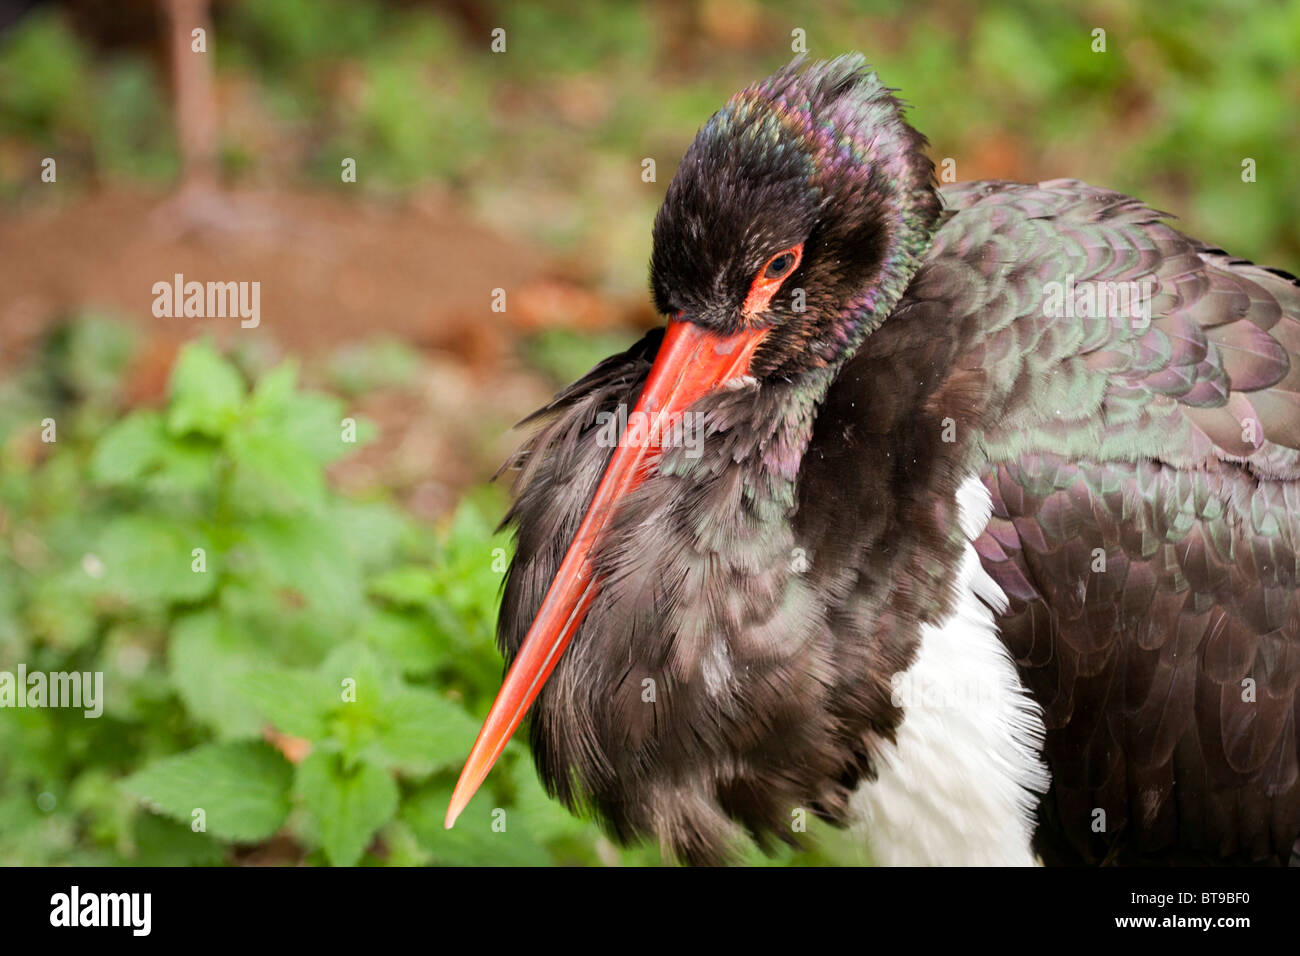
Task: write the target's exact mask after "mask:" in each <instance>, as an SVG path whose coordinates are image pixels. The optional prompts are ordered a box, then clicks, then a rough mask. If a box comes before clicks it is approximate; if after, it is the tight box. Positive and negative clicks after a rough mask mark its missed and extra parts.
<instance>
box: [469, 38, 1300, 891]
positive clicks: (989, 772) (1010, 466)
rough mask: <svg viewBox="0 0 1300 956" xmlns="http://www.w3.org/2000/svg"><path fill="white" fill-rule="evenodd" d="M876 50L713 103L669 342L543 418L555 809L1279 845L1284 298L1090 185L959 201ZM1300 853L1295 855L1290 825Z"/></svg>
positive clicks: (706, 860)
mask: <svg viewBox="0 0 1300 956" xmlns="http://www.w3.org/2000/svg"><path fill="white" fill-rule="evenodd" d="M897 92H898V91H897V90H894V89H892V88H889V87H886V86H884V85H883V83H882V82H881V80H880V79H879V77H878V76H877V75H876V73H875V72H874V71H873V70H872V68H871V67H870V66H869V65H868V64H867V62H866V60H865V58H864V57H863V56H862V55H861V54H846V55H843V56H839V57H836V58H834V59H829V60H820V61H813V60H809V59H808V58H807V57H798V58H796V59H795V60H794V61H793V62H791V63H790V64H788V65H787V66H785V67H783V68H781V69H780V70H778V71H777V72H776V73H774V74H773V75H771V76H769V77H768V78H767V79H765V80H762V81H761V82H758V83H756V84H754V85H752V86H750V87H748V88H746V89H744V90H742V91H740V92H739V93H737V94H735V95H734V96H733V97H732V98H731V99H730V100H728V101H727V102H726V104H725V105H724V106H723V107H722V108H721V109H720V110H719V111H718V112H717V113H715V114H714V115H713V116H712V117H711V118H709V119H708V121H707V122H706V123H705V124H704V125H703V126H702V127H701V129H700V130H699V132H698V134H697V135H696V137H695V139H694V140H693V142H692V143H691V144H690V146H689V148H688V149H687V150H686V152H685V155H684V157H683V158H682V161H681V163H680V165H679V167H678V168H677V170H676V172H675V174H674V176H673V178H672V180H671V182H670V184H669V186H668V188H667V191H666V195H665V198H664V201H663V204H662V206H661V208H660V209H659V211H658V213H657V215H656V217H655V221H654V227H653V250H652V253H651V259H650V287H651V293H652V296H653V301H654V304H655V307H656V309H657V311H658V313H659V314H661V315H662V316H664V317H665V323H664V325H663V327H661V328H658V329H655V330H653V331H651V332H649V333H648V334H646V335H645V336H644V338H642V339H641V340H640V341H638V342H637V343H636V344H634V345H633V346H632V347H631V348H629V349H628V350H627V351H626V352H624V353H622V354H619V355H615V356H613V357H611V358H608V359H606V360H605V361H603V362H601V363H600V364H598V365H597V366H596V367H595V368H594V369H592V370H591V371H590V372H589V373H588V374H587V375H586V376H584V377H583V378H581V379H580V380H578V381H577V382H575V383H574V384H572V385H570V386H568V387H567V388H565V389H564V390H563V391H561V392H560V393H559V394H558V395H557V396H556V397H555V398H554V400H553V401H551V402H550V403H549V404H547V405H546V406H545V407H543V408H541V409H539V410H538V411H537V412H536V413H534V414H533V415H532V416H530V417H529V418H528V419H526V420H525V421H526V422H527V423H528V424H529V425H530V426H531V427H532V428H533V432H532V433H531V435H530V436H529V437H528V438H527V439H526V441H525V442H524V444H523V446H522V447H521V448H520V450H519V452H518V453H517V454H516V455H515V456H514V457H512V458H511V459H510V460H509V461H508V462H507V465H506V466H505V469H506V470H509V471H511V472H512V473H513V502H512V504H511V505H510V508H509V510H508V512H507V514H506V517H505V520H504V522H503V524H505V525H507V526H509V527H511V528H512V529H513V534H514V541H515V549H514V553H513V557H512V560H511V563H510V566H509V569H508V573H507V575H506V577H505V579H504V582H503V586H502V595H501V608H500V614H499V620H498V641H499V644H500V646H501V649H502V651H503V654H504V657H505V658H506V660H507V662H508V664H509V668H508V670H507V672H506V676H505V679H504V682H503V684H502V688H501V690H500V693H499V694H498V696H497V698H496V700H495V702H494V703H493V705H492V707H491V709H490V711H489V712H488V715H487V717H486V720H485V723H484V725H483V728H482V730H481V732H480V734H479V736H478V739H477V740H476V742H475V744H474V747H473V750H472V751H471V753H470V755H469V758H468V760H467V762H466V764H465V767H464V770H463V771H462V774H461V776H460V779H459V781H458V783H457V785H456V788H455V790H454V791H453V796H452V799H451V802H450V805H449V807H448V812H447V819H446V825H447V826H448V827H451V826H452V825H453V823H454V822H455V820H456V818H457V816H458V815H459V814H460V812H461V811H462V810H463V809H464V808H465V806H466V804H467V803H468V801H469V800H470V798H471V797H472V795H473V794H474V792H475V791H476V790H477V788H478V787H479V785H480V784H481V783H482V782H483V781H484V779H485V778H486V776H487V774H488V772H489V770H490V769H491V767H492V764H493V763H494V762H495V761H496V759H497V758H498V757H499V756H500V755H501V753H502V751H503V749H504V747H505V745H506V743H507V741H508V740H509V739H510V737H511V735H512V734H513V733H514V732H515V730H516V729H517V728H518V727H519V726H520V724H521V723H522V722H523V721H524V719H525V717H526V716H528V717H530V740H531V745H532V751H533V757H534V762H535V764H536V767H537V770H538V773H539V775H540V777H541V779H542V781H543V783H544V784H545V787H546V789H547V791H548V792H549V794H550V795H551V796H552V797H554V798H556V799H558V800H560V801H561V802H562V803H563V804H564V805H566V806H567V807H569V808H570V809H572V810H573V811H575V812H578V813H585V814H589V815H591V816H593V817H595V818H596V819H597V820H598V821H599V822H600V823H601V824H602V825H603V826H604V828H605V829H606V830H607V832H608V833H609V834H610V835H611V836H612V837H613V838H615V839H617V840H619V841H622V842H625V843H635V842H640V841H654V840H657V841H658V843H659V846H660V847H661V849H662V851H663V853H664V855H665V857H666V858H667V859H669V860H672V861H676V862H680V863H685V864H692V865H719V864H726V863H729V862H732V861H734V860H736V859H738V855H739V854H740V853H741V852H742V851H743V849H744V848H745V847H746V845H748V844H749V843H751V842H752V843H755V844H757V845H758V846H759V847H761V848H763V849H766V850H771V849H773V848H775V847H777V846H779V845H780V844H791V845H795V846H798V845H800V841H801V839H804V838H803V837H801V835H800V832H799V830H800V828H799V827H798V826H796V825H795V821H797V820H800V819H804V820H806V819H808V818H809V817H812V818H817V819H821V820H825V821H828V822H829V823H831V824H833V825H836V826H840V827H850V828H854V830H855V831H857V832H861V833H863V834H864V836H865V839H866V840H867V842H868V843H869V845H870V848H871V853H872V858H873V859H874V860H875V861H877V862H879V863H882V864H890V865H980V866H982V865H996V866H1020V865H1026V866H1031V865H1162V864H1182V865H1185V864H1206V865H1209V864H1227V865H1245V864H1262V865H1267V864H1273V865H1283V864H1286V863H1287V862H1288V860H1289V859H1290V857H1291V854H1292V850H1293V847H1297V837H1300V772H1298V770H1297V765H1298V763H1300V734H1298V733H1297V730H1298V725H1300V695H1298V694H1297V685H1298V684H1300V591H1298V590H1297V577H1298V576H1300V282H1298V281H1297V279H1296V278H1295V277H1294V276H1293V275H1291V274H1289V273H1287V272H1285V271H1282V270H1280V269H1273V268H1265V267H1262V266H1258V265H1254V264H1252V263H1251V262H1249V261H1247V260H1244V259H1240V258H1237V257H1235V256H1233V255H1230V254H1229V253H1227V252H1225V251H1223V250H1222V249H1219V248H1217V247H1215V246H1212V245H1209V244H1207V243H1204V242H1201V241H1199V240H1196V239H1193V238H1190V237H1188V236H1186V235H1184V234H1182V233H1181V232H1179V231H1177V230H1176V229H1175V228H1174V227H1173V226H1172V225H1170V224H1169V220H1170V219H1171V218H1172V217H1171V216H1170V215H1169V214H1167V213H1164V212H1160V211H1158V210H1154V209H1152V208H1149V207H1148V206H1147V205H1145V204H1144V203H1143V202H1141V201H1139V200H1137V199H1134V198H1131V197H1129V196H1127V195H1123V194H1121V193H1118V192H1114V191H1111V190H1109V189H1103V188H1098V187H1094V186H1090V185H1088V184H1086V183H1084V182H1082V181H1078V180H1071V179H1055V180H1050V181H1045V182H1039V183H1033V184H1025V183H1014V182H1003V181H972V182H960V183H953V184H945V185H942V186H940V185H938V184H937V183H936V180H935V174H934V165H933V163H932V161H931V160H930V159H929V158H928V157H927V155H926V147H927V145H928V143H927V140H926V139H925V138H924V137H923V136H922V135H921V134H920V133H919V132H917V131H916V130H915V129H914V128H913V127H912V126H911V125H909V124H908V122H907V120H906V118H905V110H906V107H905V104H904V103H903V102H902V101H901V100H900V99H899V98H898V97H897V96H896V95H895V94H896V93H897ZM1297 848H1298V849H1300V847H1297Z"/></svg>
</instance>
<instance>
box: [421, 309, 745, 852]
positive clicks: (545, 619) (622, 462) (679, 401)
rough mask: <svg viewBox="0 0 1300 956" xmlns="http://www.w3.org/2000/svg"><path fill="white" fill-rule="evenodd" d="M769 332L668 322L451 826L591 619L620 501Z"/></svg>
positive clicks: (468, 764)
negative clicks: (596, 559) (597, 567)
mask: <svg viewBox="0 0 1300 956" xmlns="http://www.w3.org/2000/svg"><path fill="white" fill-rule="evenodd" d="M766 334H767V330H766V329H753V330H745V331H742V332H738V333H735V334H733V335H728V336H723V335H719V334H717V333H716V332H711V331H709V330H707V329H704V328H701V327H700V326H698V325H694V324H692V323H690V322H686V321H672V322H669V323H668V328H667V330H666V331H665V333H664V339H663V343H662V344H661V345H660V346H659V354H658V355H657V356H656V358H655V362H654V365H653V366H651V368H650V374H649V376H647V378H646V383H645V387H644V388H643V389H642V391H641V397H640V399H638V401H637V403H636V407H635V408H634V409H633V410H632V413H631V414H630V415H629V416H628V425H627V428H626V429H625V430H624V432H623V434H622V436H621V437H620V439H619V443H618V447H617V448H616V449H615V451H614V454H613V457H611V459H610V462H609V466H608V467H607V468H606V469H605V476H604V477H603V478H602V479H601V481H600V485H599V486H597V488H596V494H595V496H594V497H593V498H592V500H591V504H590V506H588V508H587V513H586V515H584V516H583V519H582V523H581V524H580V525H579V526H578V531H577V533H576V534H575V535H574V537H573V542H572V544H570V545H569V550H568V552H567V553H566V554H565V555H564V560H563V561H561V562H560V568H559V570H558V571H557V572H556V574H555V580H553V581H552V582H551V587H550V590H548V591H547V592H546V597H545V598H544V599H543V601H542V606H541V609H540V610H539V611H538V612H537V617H536V618H535V619H534V620H533V625H532V627H530V628H529V629H528V634H527V635H526V636H525V637H524V642H523V644H522V645H521V646H520V648H519V653H518V654H517V655H516V656H515V660H514V663H513V664H511V666H510V670H509V672H508V673H507V674H506V679H505V682H504V683H503V684H502V685H501V690H500V691H498V692H497V697H496V700H495V701H493V703H492V709H491V710H489V711H488V715H487V719H486V720H485V721H484V722H483V729H482V730H480V731H479V735H478V739H477V740H476V741H475V742H474V749H473V750H471V751H470V755H469V759H467V760H466V761H465V768H464V769H463V770H462V771H461V773H460V780H458V781H457V782H456V789H455V790H454V791H453V792H452V795H451V803H450V805H448V807H447V821H446V826H447V829H451V827H452V825H453V824H454V823H455V822H456V818H457V817H458V816H460V813H461V811H462V810H464V809H465V805H466V804H467V803H469V801H470V798H471V797H473V796H474V793H475V792H476V791H477V790H478V788H479V786H480V785H481V784H482V783H483V780H484V778H486V777H487V775H488V771H490V770H491V769H492V765H493V764H494V763H496V761H497V758H498V757H500V756H501V752H502V751H503V750H505V746H506V743H507V742H508V741H509V740H510V736H511V734H513V733H514V732H515V729H516V728H517V727H518V726H519V724H520V722H522V721H523V719H524V714H525V713H526V712H527V711H528V708H529V707H530V706H531V705H532V703H533V701H534V700H535V699H536V698H537V695H538V693H540V692H541V689H542V685H543V684H544V683H545V682H546V679H547V678H548V677H549V676H550V675H551V671H553V670H554V669H555V665H556V664H557V663H558V662H559V659H560V655H561V654H562V653H564V649H565V648H566V647H568V645H569V641H571V640H572V639H573V635H574V634H575V633H577V630H578V627H579V626H580V625H581V624H582V621H583V619H584V618H585V617H586V614H587V610H588V609H589V608H590V607H591V602H592V601H593V600H594V599H595V597H596V591H597V588H598V587H599V583H600V582H599V581H598V580H596V579H595V577H594V576H593V573H592V565H591V552H592V548H593V547H594V545H595V543H596V541H597V539H598V538H599V536H600V533H601V531H603V530H604V528H605V525H606V524H607V523H608V521H609V519H610V517H611V516H612V515H613V514H614V512H615V510H616V509H617V506H618V504H619V502H620V501H621V500H622V499H623V498H624V497H626V496H627V494H628V493H629V492H631V491H632V490H633V489H634V488H636V487H637V486H638V485H640V484H641V482H642V481H643V480H645V477H646V475H647V474H648V473H649V472H650V470H651V468H652V467H653V464H654V461H655V459H656V458H657V455H654V454H652V452H655V451H657V450H658V448H659V445H660V441H659V437H660V436H664V435H668V434H670V433H671V430H672V427H673V426H674V425H675V424H676V423H678V422H679V421H680V420H681V416H682V415H683V413H684V412H685V411H686V410H687V409H688V408H689V407H690V406H691V405H693V404H694V403H695V402H696V401H697V400H698V399H700V398H702V397H703V396H704V395H706V394H708V393H709V392H711V391H713V390H714V389H715V388H717V387H719V386H720V385H722V384H723V383H724V382H728V381H730V380H732V379H735V378H739V377H742V376H745V375H748V374H749V367H750V361H751V360H752V359H753V356H754V351H755V349H757V348H758V345H759V343H760V342H762V341H763V338H764V337H765V336H766ZM684 424H687V425H689V424H690V423H689V422H685V423H684Z"/></svg>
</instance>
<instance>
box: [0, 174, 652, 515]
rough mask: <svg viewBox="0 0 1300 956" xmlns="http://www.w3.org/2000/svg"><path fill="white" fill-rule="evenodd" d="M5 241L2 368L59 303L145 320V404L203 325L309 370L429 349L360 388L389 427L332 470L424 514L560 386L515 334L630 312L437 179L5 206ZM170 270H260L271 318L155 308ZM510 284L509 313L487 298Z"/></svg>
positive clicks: (362, 409) (244, 277)
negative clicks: (346, 188) (319, 362)
mask: <svg viewBox="0 0 1300 956" xmlns="http://www.w3.org/2000/svg"><path fill="white" fill-rule="evenodd" d="M53 188H55V187H51V189H53ZM0 249H3V250H4V254H3V255H2V256H0V365H3V366H8V365H10V364H11V363H12V362H15V361H20V360H21V358H22V355H23V353H24V352H26V351H27V350H28V348H29V347H30V346H31V345H32V344H33V343H35V342H36V341H37V340H38V339H39V337H40V336H41V334H42V333H43V332H44V330H45V329H47V328H48V327H49V326H50V324H51V323H53V322H55V321H57V320H58V319H59V318H60V317H61V316H63V315H67V314H70V313H72V312H75V311H78V310H81V309H87V308H97V309H107V310H110V311H111V312H112V313H113V314H117V315H120V316H121V317H123V318H125V319H127V320H129V321H131V322H133V323H135V324H136V325H138V326H139V327H140V328H141V329H142V330H143V331H144V333H145V334H144V336H143V344H142V346H141V350H140V353H139V354H138V355H137V356H136V360H135V369H134V371H133V374H132V376H131V383H130V397H131V399H132V400H133V401H135V402H142V403H149V402H156V401H159V400H160V399H161V397H162V395H163V392H164V389H165V384H166V381H167V375H168V373H169V371H170V368H171V364H172V360H173V358H174V356H175V353H176V350H177V348H178V347H179V345H180V344H181V343H182V342H184V341H185V340H188V339H191V338H194V337H196V336H199V335H203V334H212V335H213V336H214V337H215V338H216V339H217V340H218V341H219V342H221V343H223V344H226V345H248V344H253V345H257V346H263V345H264V346H265V347H266V348H267V350H268V353H269V354H270V355H272V356H275V355H280V354H294V355H301V356H304V357H305V358H306V359H307V360H308V368H309V370H310V367H311V361H310V360H311V359H312V358H313V357H323V356H324V355H325V353H328V352H329V351H330V350H331V349H333V348H335V347H337V346H339V345H341V344H344V343H348V342H351V341H354V340H358V339H363V338H366V337H368V336H374V335H388V336H392V337H396V338H400V339H402V340H404V341H406V342H407V343H409V344H411V345H413V346H415V347H417V348H419V349H420V350H421V351H422V353H423V355H424V359H425V366H424V368H422V370H421V372H420V375H419V377H418V381H417V382H416V383H415V385H414V386H412V387H408V388H404V389H391V390H383V389H381V390H379V391H377V392H375V393H374V394H369V395H365V396H361V397H360V398H359V400H358V402H357V408H356V409H354V410H355V411H357V412H359V413H360V414H362V415H365V416H367V417H369V418H370V419H371V420H372V421H375V422H376V423H377V424H378V425H379V428H380V434H379V438H378V440H377V441H376V442H375V443H374V444H373V445H372V446H370V447H369V448H368V449H366V450H363V451H362V453H361V454H359V455H357V456H354V457H353V458H352V459H349V460H348V461H347V462H345V463H343V464H341V465H340V466H338V468H337V471H336V477H337V478H338V479H339V481H340V482H341V484H343V485H345V486H348V487H352V488H356V489H366V488H370V487H375V486H383V487H385V488H389V489H392V490H394V491H395V492H396V493H397V494H398V496H399V497H400V498H402V499H403V500H404V501H405V503H406V504H408V505H409V506H411V507H412V508H414V509H415V510H416V511H417V512H419V513H422V514H425V515H430V516H432V515H436V514H440V513H443V512H445V511H446V510H447V509H448V508H449V507H451V506H452V505H453V504H454V501H455V499H456V497H457V495H458V493H459V492H460V490H461V489H463V488H464V487H465V486H466V485H467V484H471V483H475V482H478V481H482V480H485V479H486V478H488V477H490V476H491V474H492V472H493V471H494V470H495V468H496V466H497V465H498V464H499V463H500V461H501V460H502V459H503V457H504V456H505V455H506V454H507V453H508V451H509V450H510V449H511V448H512V447H513V446H514V444H515V443H516V442H517V441H518V437H519V436H517V435H513V434H511V433H510V430H509V426H510V424H511V423H512V422H514V421H516V420H518V419H519V418H521V417H523V415H525V414H526V413H528V412H529V411H531V410H532V409H533V408H535V407H537V405H538V404H539V403H541V402H542V401H544V400H545V399H546V398H547V397H548V396H549V394H550V393H551V391H552V388H553V386H554V383H552V382H547V381H545V380H544V379H543V378H542V377H541V376H540V375H538V374H537V373H535V372H533V371H531V370H529V369H527V368H524V367H522V366H521V365H520V363H519V361H518V358H517V349H516V348H515V344H516V340H517V339H518V338H519V336H521V335H526V334H529V333H531V332H534V331H536V330H537V329H539V328H542V327H553V326H555V325H563V324H568V325H570V326H572V327H575V328H584V329H589V328H601V327H609V326H613V325H617V324H620V323H623V322H625V321H626V320H627V317H628V316H627V310H626V309H625V308H624V307H621V306H618V305H615V304H611V303H609V302H608V301H606V300H605V299H603V298H602V297H600V296H597V295H594V294H592V293H591V292H589V291H587V290H585V289H582V288H580V287H579V286H577V285H575V284H574V283H572V282H569V281H566V280H565V279H563V278H560V277H559V276H560V275H561V272H558V271H557V270H556V269H555V268H554V267H552V265H551V264H550V263H549V262H548V261H547V260H546V259H545V257H544V256H542V255H541V254H540V253H538V252H536V251H535V250H533V249H530V248H528V247H526V246H522V245H520V244H518V243H516V242H512V241H510V240H508V239H505V238H503V237H501V236H498V235H495V234H493V233H491V232H489V231H487V230H485V229H483V228H482V227H480V226H477V225H475V224H474V223H472V222H470V221H468V220H467V219H466V218H465V217H464V216H462V215H459V214H458V212H457V210H456V209H455V207H454V205H453V204H452V203H451V202H450V201H449V200H448V199H447V198H446V197H445V196H443V195H441V194H439V193H437V192H432V191H427V192H423V193H419V194H415V195H409V196H406V197H403V198H402V199H394V200H386V199H376V198H375V197H374V196H367V195H364V194H361V193H357V194H356V195H355V197H353V196H347V195H339V194H337V193H327V192H307V191H293V190H276V191H275V192H258V193H252V192H230V193H219V194H218V193H202V192H192V193H189V194H180V195H160V194H156V193H146V192H140V191H130V190H122V189H111V190H103V191H100V192H96V193H90V194H85V195H82V196H78V197H74V198H71V199H66V200H62V201H55V202H51V203H50V204H48V205H42V206H38V207H34V208H29V209H26V210H23V211H21V213H20V214H18V215H11V216H9V217H8V218H6V219H5V220H4V221H2V222H0ZM176 273H181V274H182V275H183V276H184V277H185V280H186V281H191V280H194V281H199V282H207V281H222V282H227V281H254V280H255V281H258V282H260V283H261V323H260V325H259V327H257V328H255V329H254V328H249V329H244V328H241V327H240V323H239V320H238V319H237V318H224V319H223V318H156V317H155V316H154V315H153V303H154V293H153V291H152V290H153V286H154V283H156V282H160V281H162V282H170V281H172V277H173V275H174V274H176ZM498 288H500V289H504V290H505V293H506V301H507V305H508V308H507V310H506V311H505V312H504V313H501V312H494V311H492V308H491V304H492V296H493V290H494V289H498ZM636 318H638V319H642V318H644V317H643V316H636Z"/></svg>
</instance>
